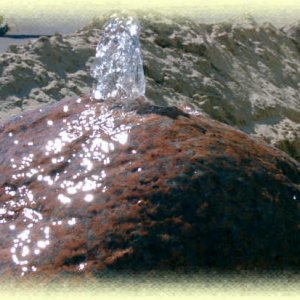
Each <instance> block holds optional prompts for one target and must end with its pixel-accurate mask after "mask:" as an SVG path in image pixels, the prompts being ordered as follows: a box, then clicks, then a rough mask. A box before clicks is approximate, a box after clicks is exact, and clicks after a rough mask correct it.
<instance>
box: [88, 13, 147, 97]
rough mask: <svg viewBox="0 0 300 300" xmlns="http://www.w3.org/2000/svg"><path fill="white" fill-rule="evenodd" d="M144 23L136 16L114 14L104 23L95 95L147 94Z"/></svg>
mask: <svg viewBox="0 0 300 300" xmlns="http://www.w3.org/2000/svg"><path fill="white" fill-rule="evenodd" d="M139 34H140V25H139V23H138V21H137V20H136V19H135V18H133V17H126V16H116V15H114V16H112V17H111V18H110V20H109V21H108V22H107V23H106V24H105V25H104V29H103V32H102V35H101V37H100V40H99V43H98V45H97V48H96V57H95V60H94V63H93V66H92V69H91V73H92V76H93V77H94V78H95V79H96V84H95V86H94V90H93V97H94V98H95V99H103V100H107V99H111V98H118V99H135V98H138V97H140V96H144V94H145V77H144V71H143V61H142V55H141V49H140V43H139Z"/></svg>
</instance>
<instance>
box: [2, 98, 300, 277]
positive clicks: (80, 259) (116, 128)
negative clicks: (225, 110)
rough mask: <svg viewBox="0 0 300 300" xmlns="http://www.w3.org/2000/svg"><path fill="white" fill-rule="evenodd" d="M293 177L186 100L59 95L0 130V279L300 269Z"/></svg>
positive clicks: (267, 150) (269, 152)
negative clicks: (162, 103) (176, 103)
mask: <svg viewBox="0 0 300 300" xmlns="http://www.w3.org/2000/svg"><path fill="white" fill-rule="evenodd" d="M299 175H300V170H299V164H298V163H297V162H296V161H294V160H293V159H291V158H289V157H288V156H287V155H286V154H284V153H283V152H280V151H279V150H276V149H275V148H271V147H270V146H267V145H266V144H264V143H262V142H259V141H257V140H254V139H252V138H250V137H249V136H247V135H246V134H244V133H242V132H241V131H238V130H236V129H234V128H232V127H230V126H227V125H224V124H222V123H219V122H217V121H214V120H212V119H210V118H207V117H205V116H204V115H202V114H199V113H197V112H195V111H194V110H193V109H191V108H189V107H182V108H181V109H179V108H176V107H158V106H155V105H152V104H149V103H146V102H144V100H143V99H142V98H141V99H138V100H137V101H133V102H129V103H127V104H126V105H125V106H124V102H118V101H106V102H96V101H93V100H92V99H91V98H90V97H89V96H84V97H81V98H71V99H64V100H61V101H60V102H58V103H56V104H53V105H51V106H47V107H45V108H43V109H40V110H35V111H31V112H28V113H25V114H24V115H23V116H19V117H16V118H14V119H12V120H10V121H7V122H6V123H4V124H3V125H2V126H1V128H0V222H1V224H0V245H1V246H0V257H1V268H0V270H1V277H2V278H7V277H10V276H17V277H18V276H22V275H23V276H25V277H27V276H29V277H30V276H38V277H40V276H42V275H45V276H47V277H48V278H54V277H55V276H58V275H66V274H82V275H83V274H85V275H86V274H89V275H97V274H98V275H99V274H103V273H105V272H109V271H117V272H121V271H126V272H141V271H143V272H144V271H146V272H148V271H162V270H164V271H165V270H167V271H176V272H181V271H195V270H199V269H201V268H218V269H224V270H236V269H263V270H270V269H299V266H300V258H299V250H300V249H299V247H300V246H299V245H300V235H299V199H300V189H299V184H300V176H299Z"/></svg>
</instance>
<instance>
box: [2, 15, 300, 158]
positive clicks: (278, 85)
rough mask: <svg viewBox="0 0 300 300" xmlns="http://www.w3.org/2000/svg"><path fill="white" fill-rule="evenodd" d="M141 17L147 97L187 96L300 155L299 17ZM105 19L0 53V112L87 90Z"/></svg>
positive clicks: (175, 100) (168, 101) (171, 99)
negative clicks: (205, 20) (277, 22)
mask: <svg viewBox="0 0 300 300" xmlns="http://www.w3.org/2000/svg"><path fill="white" fill-rule="evenodd" d="M139 20H140V23H141V28H142V30H141V36H140V40H141V49H142V54H143V58H144V70H145V75H146V81H147V90H146V95H147V97H148V98H151V99H152V100H153V101H154V102H155V103H156V104H157V105H165V106H167V105H177V106H178V105H182V104H184V103H188V104H189V105H191V106H193V107H194V108H196V109H197V110H201V111H203V112H205V113H207V114H208V115H209V116H211V117H212V118H214V119H217V120H219V121H221V122H225V123H227V124H230V125H232V126H236V127H238V128H239V129H241V130H243V131H245V132H247V133H249V134H252V135H254V136H257V137H261V138H262V139H264V140H265V141H267V142H268V143H270V144H272V145H275V146H276V147H278V148H280V149H282V150H284V151H286V152H287V153H288V154H289V155H291V156H292V157H294V158H296V159H297V160H299V155H300V146H299V145H300V126H299V123H300V107H299V103H300V99H299V82H300V77H299V71H298V70H299V67H300V66H299V61H300V56H299V49H300V44H299V24H294V25H291V26H286V27H284V28H276V27H274V26H272V24H269V23H264V24H257V23H256V22H255V21H254V20H253V19H251V18H248V19H242V20H233V21H228V22H223V23H217V24H200V23H197V22H192V21H191V20H189V19H185V18H177V19H173V18H167V17H163V16H151V15H150V14H149V16H147V15H145V16H140V17H139ZM105 21H106V19H105V18H103V19H99V20H95V21H94V22H93V23H92V24H90V25H89V26H87V27H85V28H83V29H82V30H80V31H78V32H77V33H74V34H71V35H66V36H62V35H60V34H56V35H54V36H53V37H51V38H47V37H41V38H39V39H38V40H37V41H35V42H32V43H29V44H27V45H22V46H18V47H17V46H11V47H10V48H9V49H8V51H7V52H6V53H4V54H2V55H1V57H0V108H1V110H0V119H1V120H4V119H6V118H7V117H8V116H11V115H17V114H19V113H21V112H24V111H26V110H29V109H32V108H34V107H38V106H43V105H45V104H47V103H51V102H56V101H57V100H59V99H61V98H63V97H65V96H71V97H72V96H76V95H78V94H81V93H86V92H90V87H91V86H92V79H91V78H90V66H91V64H92V61H93V57H94V55H95V48H96V45H97V43H98V40H99V35H100V33H101V30H102V29H103V25H104V23H105Z"/></svg>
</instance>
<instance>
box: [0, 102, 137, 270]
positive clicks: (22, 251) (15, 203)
mask: <svg viewBox="0 0 300 300" xmlns="http://www.w3.org/2000/svg"><path fill="white" fill-rule="evenodd" d="M81 101H82V99H81V98H78V99H77V100H76V102H77V103H79V102H81ZM63 111H64V112H68V111H70V107H69V106H67V105H66V106H64V107H63ZM46 124H47V125H48V126H51V127H52V128H51V130H54V129H55V130H56V126H57V124H55V123H54V122H53V121H52V120H46ZM59 126H60V127H58V128H57V132H56V134H55V135H53V134H52V135H51V139H49V140H48V141H47V142H46V143H44V144H39V141H37V140H32V141H29V142H27V143H25V144H22V147H27V150H28V151H27V153H26V151H24V153H26V154H25V155H21V156H20V157H15V158H12V159H11V160H10V166H11V169H12V170H14V171H13V172H12V173H13V175H12V176H11V185H7V186H5V188H4V192H5V194H6V195H7V196H8V197H9V199H8V201H6V202H5V203H4V204H0V223H2V224H4V223H6V222H9V230H10V232H11V234H12V235H13V238H12V241H11V243H12V245H11V248H10V250H11V251H10V252H11V259H12V261H13V263H14V264H15V265H16V266H19V269H18V270H19V271H20V274H21V275H25V274H26V273H28V272H36V271H37V270H38V269H39V263H38V261H39V257H40V256H42V255H45V254H46V253H47V252H46V251H47V247H48V246H49V245H50V244H51V235H50V233H51V232H52V230H53V229H54V228H57V227H59V226H78V224H79V223H80V222H78V221H77V217H76V216H75V215H73V216H72V215H71V216H70V215H69V216H68V219H65V220H60V219H59V218H56V216H55V215H54V216H53V218H52V219H50V220H45V218H44V216H43V214H42V213H41V211H40V210H39V207H40V206H43V205H44V204H45V205H46V204H47V203H48V201H53V199H52V198H51V199H50V198H49V199H48V198H46V196H45V195H42V194H39V195H36V194H35V192H34V190H33V189H31V184H30V183H31V182H33V183H34V185H39V186H40V187H41V189H44V188H45V187H47V188H48V189H53V198H54V200H56V202H57V204H56V205H57V209H58V211H59V210H60V209H71V208H72V207H75V206H76V205H78V203H79V202H82V203H85V205H86V206H89V205H92V203H95V202H97V201H99V199H101V193H107V191H108V186H107V184H106V183H105V180H106V179H107V177H108V174H106V171H105V170H104V168H103V169H101V167H100V168H99V164H100V166H101V164H102V165H103V167H104V166H107V165H109V164H110V163H111V158H112V156H111V154H112V153H113V152H114V151H115V150H116V149H117V148H118V147H120V146H123V145H125V144H126V143H128V139H129V132H130V129H131V128H130V126H125V125H118V124H116V120H115V117H114V116H113V115H112V113H111V112H110V111H107V110H105V109H103V111H102V112H101V113H100V114H99V112H97V111H96V106H95V105H94V104H93V106H92V107H91V105H88V104H87V105H85V110H84V111H83V112H81V113H79V114H78V115H76V116H75V117H74V118H72V117H71V118H68V119H66V121H65V122H62V123H60V125H59ZM49 130H50V129H49ZM55 130H54V132H55ZM10 136H11V137H12V136H13V134H10ZM82 137H84V138H83V139H82ZM15 142H16V143H15V145H16V144H17V140H15ZM15 147H19V146H15ZM34 147H36V148H34ZM73 147H75V148H76V149H77V150H76V153H72V152H71V153H70V149H73ZM24 149H25V148H24ZM31 149H34V150H31ZM36 149H38V151H40V152H38V151H37V150H36ZM133 151H134V150H133ZM32 152H33V153H34V154H33V153H32ZM132 153H133V154H134V152H132ZM43 163H47V164H50V165H51V166H52V167H51V168H52V171H51V173H49V171H45V170H44V169H47V168H45V167H43ZM96 166H97V168H96ZM69 167H70V169H71V170H72V171H69ZM70 172H72V173H71V175H70ZM20 180H23V182H26V180H28V181H27V182H28V184H27V183H25V184H22V185H20V184H19V183H18V182H19V181H20ZM34 185H33V186H34ZM16 211H17V213H16ZM11 220H12V221H11ZM17 221H18V222H17ZM19 221H20V222H19ZM20 224H23V225H22V226H23V227H22V226H21V225H20ZM24 226H25V227H24ZM84 268H85V264H84V263H82V264H80V265H79V266H78V269H79V270H83V269H84Z"/></svg>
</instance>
